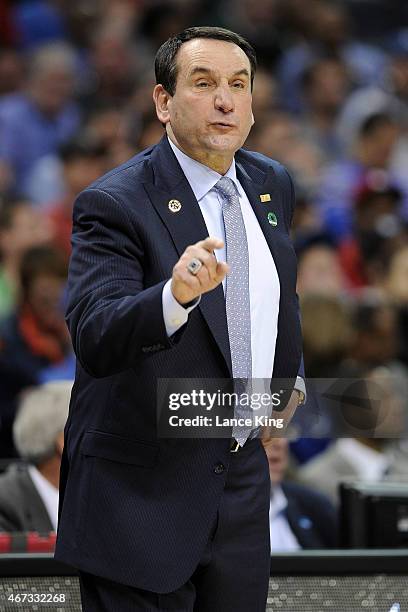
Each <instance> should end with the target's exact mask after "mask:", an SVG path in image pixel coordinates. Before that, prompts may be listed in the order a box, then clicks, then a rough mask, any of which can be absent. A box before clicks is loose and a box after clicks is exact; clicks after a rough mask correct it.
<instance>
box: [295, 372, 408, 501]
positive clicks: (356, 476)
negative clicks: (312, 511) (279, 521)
mask: <svg viewBox="0 0 408 612" xmlns="http://www.w3.org/2000/svg"><path fill="white" fill-rule="evenodd" d="M365 385H366V390H365V392H366V398H367V397H368V398H369V404H367V403H365V404H364V405H363V404H361V405H362V406H363V410H361V407H360V406H359V405H358V402H357V399H358V398H362V399H363V396H362V395H359V394H356V395H357V399H356V397H354V394H355V390H356V389H357V386H356V385H354V387H353V388H354V391H353V397H352V398H351V399H352V402H350V401H341V399H339V400H338V403H337V410H338V413H339V417H340V418H342V420H343V435H344V432H347V431H348V432H351V431H354V432H355V437H353V438H342V437H340V438H339V439H337V440H335V441H334V442H332V444H331V445H330V446H328V447H327V449H326V450H324V451H323V452H321V453H320V454H319V455H317V456H316V457H314V458H312V459H311V460H310V461H308V462H307V463H306V464H304V465H302V466H301V467H300V468H299V469H298V471H297V474H296V477H297V480H298V481H299V482H301V483H302V484H304V485H305V486H310V487H314V488H316V489H317V490H319V491H320V492H321V493H323V494H325V495H327V496H328V497H329V498H330V499H331V500H332V502H333V503H334V504H336V505H337V504H338V501H339V498H338V488H339V484H340V483H341V482H343V481H344V480H362V481H370V482H377V481H380V480H383V479H391V480H399V481H405V482H406V481H408V454H407V452H406V450H405V452H401V447H400V445H399V444H398V443H396V442H395V440H394V438H397V437H398V436H400V435H401V432H403V431H404V428H406V423H405V422H404V421H405V419H406V416H405V415H404V406H405V398H404V399H403V400H402V401H401V398H400V397H398V394H397V393H396V391H395V388H394V378H393V377H392V376H390V374H389V373H388V372H387V371H386V370H385V369H384V368H374V369H372V370H371V371H370V372H369V373H368V375H367V377H366V379H365ZM362 389H363V387H361V390H362Z"/></svg>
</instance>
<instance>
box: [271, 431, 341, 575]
mask: <svg viewBox="0 0 408 612" xmlns="http://www.w3.org/2000/svg"><path fill="white" fill-rule="evenodd" d="M265 450H266V456H267V457H268V461H269V474H270V478H271V503H270V508H269V531H270V542H271V552H272V553H274V552H289V551H293V550H298V549H301V548H334V547H335V546H336V542H337V535H338V533H337V532H338V524H337V516H336V510H335V509H334V507H333V505H332V504H331V502H330V500H329V499H328V498H327V497H326V496H325V495H322V494H321V493H319V492H318V491H315V490H314V489H313V488H312V487H304V486H302V485H300V484H298V483H296V482H291V481H290V480H288V479H286V478H285V475H286V471H287V467H288V440H287V439H286V438H283V437H276V438H274V439H273V440H271V441H270V443H269V444H268V445H267V446H266V449H265ZM272 573H273V565H272Z"/></svg>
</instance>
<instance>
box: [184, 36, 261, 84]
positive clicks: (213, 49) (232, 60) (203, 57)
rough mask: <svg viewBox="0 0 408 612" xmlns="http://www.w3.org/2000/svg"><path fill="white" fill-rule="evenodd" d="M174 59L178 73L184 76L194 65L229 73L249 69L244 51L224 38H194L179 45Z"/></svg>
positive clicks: (186, 75)
mask: <svg viewBox="0 0 408 612" xmlns="http://www.w3.org/2000/svg"><path fill="white" fill-rule="evenodd" d="M176 59H177V66H178V74H179V75H182V76H185V77H188V75H189V74H190V73H191V71H192V70H193V69H194V68H195V67H196V66H200V67H202V68H207V69H209V70H212V71H217V72H222V73H228V72H229V73H231V74H233V73H235V72H237V71H238V70H241V69H246V70H248V72H250V71H251V65H250V62H249V58H248V57H247V55H246V54H245V52H244V51H243V50H242V49H241V48H240V47H238V45H236V44H234V43H230V42H227V41H225V40H213V39H206V38H194V39H193V40H189V41H188V42H186V43H184V44H183V45H182V46H181V47H180V50H179V52H178V54H177V58H176Z"/></svg>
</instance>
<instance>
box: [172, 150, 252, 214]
mask: <svg viewBox="0 0 408 612" xmlns="http://www.w3.org/2000/svg"><path fill="white" fill-rule="evenodd" d="M168 141H169V144H170V146H171V148H172V150H173V152H174V155H175V156H176V158H177V161H178V163H179V164H180V166H181V169H182V171H183V172H184V174H185V177H186V179H187V180H188V182H189V184H190V187H191V189H192V190H193V193H194V195H195V197H196V200H197V202H199V201H200V200H201V199H202V198H203V197H204V196H205V195H206V194H207V193H208V192H209V191H210V190H211V189H212V188H213V187H214V186H215V185H216V183H218V181H219V180H220V178H221V176H222V175H221V174H219V173H218V172H215V170H212V169H211V168H209V167H208V166H205V165H204V164H201V163H200V162H198V161H197V160H195V159H193V158H192V157H189V156H188V155H186V154H185V153H183V151H182V150H181V149H179V147H178V146H177V145H175V144H174V142H172V141H171V140H170V138H168ZM224 176H226V177H228V178H230V179H232V180H233V181H234V183H235V186H236V188H237V189H238V194H239V195H240V196H242V188H241V185H240V184H239V181H238V179H237V172H236V167H235V159H233V160H232V163H231V166H230V167H229V169H228V172H226V174H225V175H224Z"/></svg>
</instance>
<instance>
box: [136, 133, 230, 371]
mask: <svg viewBox="0 0 408 612" xmlns="http://www.w3.org/2000/svg"><path fill="white" fill-rule="evenodd" d="M151 159H152V169H153V175H152V176H151V177H150V180H147V181H146V182H145V185H144V186H145V189H146V191H147V193H148V195H149V198H150V200H151V202H152V204H153V206H154V207H155V209H156V211H157V213H158V214H159V216H160V218H161V219H162V221H163V223H164V225H165V226H166V227H167V230H168V231H169V233H170V235H171V238H172V240H173V243H174V246H175V248H176V250H177V253H178V254H179V256H181V255H182V253H183V252H184V251H185V249H186V248H187V247H188V246H189V245H190V244H194V243H195V242H198V241H199V240H203V239H204V238H206V237H207V236H208V231H207V226H206V224H205V221H204V217H203V215H202V213H201V210H200V207H199V205H198V202H197V200H196V198H195V196H194V193H193V191H192V189H191V187H190V185H189V183H188V181H187V179H186V177H185V175H184V173H183V171H182V170H181V168H180V166H179V163H178V161H177V159H176V157H175V155H174V153H173V151H172V150H171V147H170V145H169V144H168V142H167V137H164V138H163V139H162V140H161V141H160V143H159V144H158V145H157V147H156V149H155V150H154V152H153V154H152V158H151ZM172 199H175V200H178V201H179V202H180V203H181V209H180V210H179V212H175V213H174V212H171V211H170V209H169V207H168V203H169V201H170V200H172ZM198 308H199V309H200V311H201V313H202V315H203V317H204V319H205V321H206V323H207V325H208V327H209V329H210V331H211V333H212V335H213V337H214V339H215V341H216V343H217V345H218V347H219V349H220V351H221V353H222V355H223V356H224V359H225V362H226V364H227V367H228V369H229V371H230V373H231V372H232V365H231V353H230V347H229V339H228V328H227V318H226V312H225V299H224V292H223V289H222V285H221V284H220V285H219V286H218V287H217V288H216V289H214V290H213V291H210V292H209V293H205V294H204V295H203V296H202V297H201V301H200V304H199V306H198Z"/></svg>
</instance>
